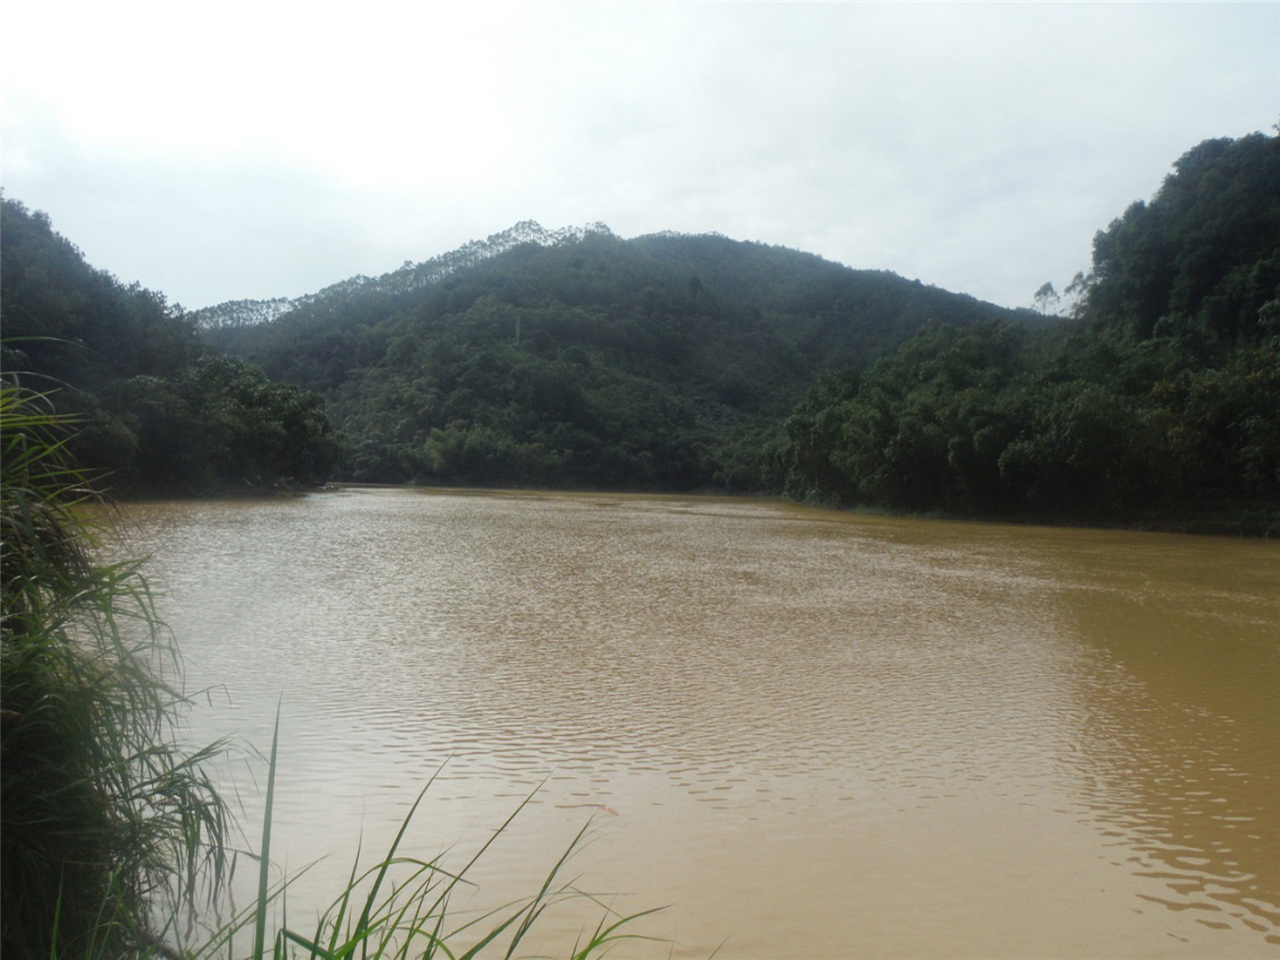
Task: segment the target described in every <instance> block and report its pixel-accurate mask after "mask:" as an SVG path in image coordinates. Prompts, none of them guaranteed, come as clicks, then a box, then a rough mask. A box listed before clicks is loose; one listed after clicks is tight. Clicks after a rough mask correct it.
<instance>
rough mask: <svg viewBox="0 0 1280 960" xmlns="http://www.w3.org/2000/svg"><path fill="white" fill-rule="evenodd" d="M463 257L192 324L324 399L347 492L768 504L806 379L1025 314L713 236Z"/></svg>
mask: <svg viewBox="0 0 1280 960" xmlns="http://www.w3.org/2000/svg"><path fill="white" fill-rule="evenodd" d="M462 253H463V254H464V255H465V260H466V264H465V265H463V266H459V265H458V263H457V261H458V259H459V257H458V255H457V254H452V255H446V256H445V257H443V258H438V259H437V261H435V262H429V263H428V264H426V265H416V266H415V265H406V266H405V267H404V268H402V270H400V271H397V272H395V273H392V274H388V275H387V276H385V277H381V278H378V279H376V280H367V279H358V280H356V281H351V282H348V283H345V284H341V285H338V286H336V287H333V288H330V289H329V290H327V291H322V292H321V293H320V294H316V295H314V296H312V297H309V298H306V299H305V300H304V301H302V302H299V303H298V304H297V305H295V306H293V308H292V309H289V310H288V311H286V312H284V313H282V314H281V315H279V316H277V317H276V318H274V319H272V320H270V321H268V322H253V321H254V319H255V318H257V317H260V316H261V315H262V312H263V310H264V309H265V308H266V307H267V305H264V304H254V303H240V304H235V305H229V306H224V307H222V308H217V309H216V310H214V311H211V312H201V313H197V314H196V319H197V321H200V322H202V324H203V326H204V328H205V335H206V338H207V339H208V340H209V342H210V343H211V344H213V345H215V346H217V347H218V348H219V349H221V350H224V351H226V352H228V353H230V354H232V355H235V356H238V357H240V358H243V359H246V360H249V361H251V362H252V363H254V364H256V365H258V366H260V367H262V368H263V369H264V370H265V371H266V372H267V374H268V375H269V376H271V377H273V378H279V379H281V380H284V381H285V382H288V383H291V384H294V385H296V386H298V387H300V388H303V389H306V390H309V391H315V392H318V393H320V394H322V395H323V396H324V397H325V398H326V400H327V401H328V409H329V413H330V416H331V417H332V418H333V420H334V423H335V425H336V426H337V428H338V430H339V431H340V432H341V433H342V434H343V435H345V436H347V437H348V438H351V439H352V440H353V446H352V448H351V449H350V451H349V453H350V456H349V459H348V461H347V462H346V465H345V470H344V474H345V476H346V477H347V478H349V479H354V480H361V481H375V482H404V481H414V482H423V483H462V484H515V485H526V486H555V487H588V488H631V489H666V490H689V489H722V490H724V489H735V490H742V489H750V490H762V489H767V488H769V487H770V486H772V487H774V488H775V489H776V488H778V486H779V482H778V481H780V478H773V480H772V482H771V480H770V478H768V477H767V476H766V471H765V456H764V455H765V451H766V448H767V447H768V445H769V442H770V439H771V438H774V437H775V435H776V434H777V429H778V426H779V424H781V422H782V421H783V419H784V418H785V417H786V416H787V415H788V413H789V412H790V411H791V410H792V408H793V407H794V405H795V404H796V403H797V402H798V401H799V400H800V399H801V397H802V396H803V394H804V391H805V390H806V389H808V388H809V387H810V386H811V385H812V384H813V382H814V380H815V378H816V377H817V376H818V375H819V374H821V373H823V372H828V371H833V370H836V369H839V368H840V367H841V366H842V365H845V364H853V365H858V366H862V365H865V364H866V363H868V362H870V361H871V360H873V359H875V358H876V357H878V356H882V355H885V354H887V353H889V352H890V351H892V350H893V349H895V348H896V347H897V346H898V345H900V344H901V343H902V342H903V341H904V340H905V339H907V338H908V337H909V336H911V334H912V333H913V332H914V331H916V330H919V329H921V328H922V327H923V326H924V325H925V324H927V323H929V322H930V321H932V320H935V319H939V318H941V319H942V320H943V321H944V322H946V323H949V324H955V325H968V324H971V323H976V322H978V321H980V320H983V319H986V318H989V317H991V316H993V315H995V316H999V317H1002V318H1004V319H1006V320H1008V321H1010V322H1014V321H1016V319H1017V317H1018V314H1016V313H1014V312H1012V311H1008V310H1003V309H1001V308H999V307H996V306H993V305H991V304H983V303H980V302H978V301H976V300H974V299H972V298H970V297H965V296H960V295H957V294H952V293H947V292H945V291H942V290H938V289H935V288H931V287H927V286H925V285H923V284H920V283H918V282H911V281H907V280H904V279H902V278H901V277H897V276H895V275H893V274H889V273H883V272H873V271H855V270H850V269H848V268H847V267H843V266H840V265H837V264H834V263H830V262H828V261H825V260H822V259H821V258H819V257H816V256H813V255H810V254H803V253H799V252H796V251H793V250H786V249H782V248H777V247H768V246H765V245H762V244H753V243H741V242H736V241H733V240H729V239H727V238H725V237H720V236H714V235H713V236H679V235H657V236H648V237H641V238H638V239H635V240H629V241H625V240H621V239H619V238H617V237H615V236H614V235H613V234H612V233H610V232H608V230H607V229H604V228H601V227H596V228H594V229H591V230H587V231H583V232H579V233H573V234H568V235H566V234H547V233H545V232H543V231H541V229H540V228H538V227H537V226H536V225H533V224H520V225H517V227H516V228H514V229H513V230H512V231H508V232H507V233H505V234H499V235H496V236H494V237H491V238H490V239H489V241H487V242H486V243H485V244H483V245H481V244H472V245H469V246H468V247H467V248H464V250H463V251H462ZM1026 316H1027V317H1031V318H1032V319H1034V315H1032V314H1030V313H1029V312H1028V313H1027V314H1026ZM241 318H243V319H241ZM775 459H776V458H775Z"/></svg>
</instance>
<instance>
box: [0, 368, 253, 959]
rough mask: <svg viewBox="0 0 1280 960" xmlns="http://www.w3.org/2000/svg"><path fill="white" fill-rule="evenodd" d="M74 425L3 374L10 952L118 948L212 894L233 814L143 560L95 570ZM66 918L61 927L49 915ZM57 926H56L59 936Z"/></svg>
mask: <svg viewBox="0 0 1280 960" xmlns="http://www.w3.org/2000/svg"><path fill="white" fill-rule="evenodd" d="M72 427H73V424H72V423H71V422H69V421H68V420H67V419H66V418H64V417H60V416H58V415H56V414H54V413H53V412H52V410H51V408H50V406H49V404H48V399H47V397H45V396H44V395H41V394H37V393H31V392H28V391H25V390H23V389H21V388H19V387H16V386H14V385H12V384H8V383H5V384H2V385H0V602H2V603H3V613H2V614H0V635H2V639H0V656H2V658H3V659H2V660H0V680H2V684H3V692H2V700H0V709H2V710H3V713H2V714H0V716H2V718H3V730H2V732H0V738H2V739H0V759H2V761H3V772H2V775H0V848H2V858H3V859H2V861H0V869H2V870H3V885H2V886H3V903H2V904H0V949H3V952H4V954H5V956H6V957H8V958H14V960H17V958H23V957H36V956H39V957H50V956H72V955H82V954H84V953H85V952H86V951H87V952H90V953H101V952H109V953H116V954H118V953H120V952H122V951H127V950H130V949H134V948H138V947H140V946H142V945H145V944H146V943H147V942H149V940H150V938H151V937H152V931H151V930H150V924H149V922H148V918H149V916H150V911H151V909H152V908H153V906H155V905H156V904H157V903H163V902H165V901H166V900H169V901H177V900H179V899H185V900H186V901H187V902H188V903H189V904H190V903H193V902H194V900H195V899H196V898H197V897H199V896H203V897H214V896H216V895H217V894H218V892H219V888H220V885H221V882H222V880H223V877H224V872H225V855H224V851H225V849H226V846H225V841H226V839H227V827H228V819H227V810H226V806H225V804H224V803H223V802H222V800H221V799H220V797H219V796H218V793H217V791H216V790H215V789H214V787H213V785H212V784H211V782H210V781H209V779H208V778H207V777H206V776H205V774H204V773H203V771H202V764H203V763H204V762H205V761H206V760H207V759H208V758H209V757H210V756H212V755H213V754H214V753H216V752H217V751H218V750H219V749H220V745H217V744H215V745H213V746H211V747H209V748H208V749H206V750H201V751H197V752H195V753H190V754H188V753H184V752H182V751H181V750H180V749H179V748H178V747H177V746H176V741H175V738H174V736H173V729H172V724H173V720H174V717H175V711H176V709H177V707H178V706H179V705H180V704H181V702H182V697H181V695H180V694H179V692H178V691H177V690H176V689H174V688H173V687H171V686H170V685H169V683H167V682H166V679H165V677H166V675H176V671H177V667H178V663H177V650H176V648H175V647H174V645H173V644H172V642H171V641H170V638H169V636H168V634H167V632H166V631H165V630H164V627H163V625H162V624H161V622H160V620H159V618H158V617H157V616H156V612H155V606H154V603H153V600H152V596H151V592H150V590H149V588H148V585H147V582H146V580H145V578H144V577H143V576H142V574H141V571H140V569H139V566H138V564H136V563H117V564H100V563H96V562H95V561H94V559H93V555H92V549H93V545H94V540H93V532H92V530H90V529H89V527H88V526H87V525H86V522H85V521H84V519H83V513H82V511H81V510H80V509H79V508H81V507H83V506H84V505H85V504H86V503H89V502H92V501H95V500H97V499H98V496H97V494H96V493H95V492H94V491H93V488H92V485H91V484H90V483H89V480H88V478H87V477H86V476H85V475H84V474H83V473H81V472H80V471H78V470H76V469H75V467H74V466H73V465H72V464H71V463H70V462H69V461H68V459H67V457H66V453H65V451H66V443H67V441H68V439H69V437H70V436H71V428H72ZM55 919H56V923H55ZM55 931H56V933H55Z"/></svg>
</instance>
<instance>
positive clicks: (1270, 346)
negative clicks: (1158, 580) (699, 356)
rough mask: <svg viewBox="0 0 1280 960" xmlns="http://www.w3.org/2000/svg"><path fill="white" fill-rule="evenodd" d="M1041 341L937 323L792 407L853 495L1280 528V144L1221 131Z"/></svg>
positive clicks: (1102, 261)
mask: <svg viewBox="0 0 1280 960" xmlns="http://www.w3.org/2000/svg"><path fill="white" fill-rule="evenodd" d="M1075 285H1076V286H1077V287H1078V288H1081V289H1082V290H1083V298H1082V300H1081V301H1080V306H1079V308H1078V310H1077V311H1076V313H1077V315H1076V316H1075V317H1074V318H1071V319H1069V320H1067V321H1065V322H1063V323H1062V324H1061V327H1060V329H1059V330H1058V331H1057V333H1056V335H1055V337H1054V338H1053V339H1052V340H1050V341H1048V342H1042V341H1038V340H1036V339H1035V338H1030V337H1028V336H1027V334H1026V331H1025V330H1024V329H1020V328H1018V327H1016V326H1011V325H1008V324H1003V323H987V324H981V325H977V326H974V327H970V328H968V329H964V330H957V329H949V328H946V327H941V326H933V327H930V328H929V329H928V330H925V331H923V332H922V333H921V334H919V335H918V336H917V337H915V338H914V339H913V340H912V341H910V342H909V343H907V344H906V345H904V346H903V348H902V349H901V350H900V351H898V352H897V353H896V354H894V355H893V356H892V357H887V358H885V359H883V360H881V361H880V362H879V363H877V364H876V365H875V366H873V367H872V368H871V369H870V370H867V371H864V372H858V371H853V370H845V371H843V372H841V373H840V374H839V375H837V376H834V377H830V378H828V379H827V380H825V381H824V382H823V383H822V384H820V385H819V386H817V387H815V388H814V389H813V390H812V391H810V393H809V394H808V396H807V397H806V398H805V400H804V401H803V402H802V403H801V404H800V406H799V407H798V409H797V410H796V412H795V413H794V414H793V415H792V416H791V417H790V418H789V419H788V421H787V425H786V433H787V458H788V459H787V479H786V487H787V490H788V491H789V492H790V493H791V494H792V495H794V496H809V497H813V498H818V499H821V500H824V501H828V502H834V503H840V504H846V505H848V504H876V505H884V506H890V507H897V508H906V509H912V510H943V511H948V512H952V513H962V514H977V515H1007V516H1034V517H1042V518H1046V519H1056V520H1071V521H1083V522H1127V523H1133V522H1139V523H1149V524H1152V525H1158V526H1178V527H1185V528H1196V529H1222V530H1252V531H1269V532H1270V533H1272V534H1276V533H1280V139H1277V138H1276V137H1268V136H1264V135H1262V134H1256V135H1253V136H1248V137H1244V138H1241V139H1239V140H1226V139H1224V140H1211V141H1207V142H1205V143H1202V144H1200V145H1199V146H1197V147H1196V148H1195V149H1193V150H1191V151H1190V152H1188V153H1187V154H1185V155H1184V156H1183V157H1182V158H1181V159H1180V160H1178V161H1177V163H1176V164H1175V165H1174V169H1173V172H1172V173H1171V174H1170V175H1169V176H1168V177H1167V178H1166V180H1165V182H1164V184H1163V185H1162V186H1161V188H1160V190H1159V192H1158V193H1157V194H1156V195H1155V196H1154V197H1153V198H1152V200H1151V201H1150V202H1149V203H1147V202H1139V203H1135V204H1133V205H1132V206H1131V207H1130V208H1129V209H1128V210H1127V211H1126V212H1125V213H1124V215H1123V216H1122V217H1120V218H1119V219H1117V220H1115V221H1114V222H1113V223H1112V224H1111V225H1110V226H1109V227H1108V228H1107V229H1106V230H1104V231H1101V232H1100V233H1098V235H1097V237H1096V239H1095V241H1094V254H1093V268H1092V271H1091V272H1090V273H1089V274H1088V275H1082V276H1080V277H1078V278H1077V280H1076V284H1075Z"/></svg>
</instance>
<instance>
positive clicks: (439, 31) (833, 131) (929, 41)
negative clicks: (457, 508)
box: [0, 2, 1280, 306]
mask: <svg viewBox="0 0 1280 960" xmlns="http://www.w3.org/2000/svg"><path fill="white" fill-rule="evenodd" d="M8 20H9V25H8V30H7V32H8V35H9V37H10V38H11V42H10V43H8V44H7V51H6V52H7V56H6V58H5V60H4V62H3V65H2V66H0V70H2V71H3V94H4V150H5V152H4V186H5V188H6V191H7V193H8V195H10V196H13V197H16V198H17V199H21V200H23V201H24V202H26V203H27V204H28V205H29V206H33V207H38V208H41V209H45V210H46V211H47V212H49V214H50V215H51V216H52V217H53V220H54V223H55V225H56V226H57V228H58V229H59V230H60V231H62V232H63V233H64V234H66V235H67V236H68V237H70V238H71V239H72V240H73V241H75V242H76V243H78V244H79V245H80V246H81V247H82V248H83V249H84V250H85V252H86V254H87V255H88V256H89V258H90V260H91V262H93V263H95V264H96V265H99V266H102V267H104V268H107V269H110V270H112V271H113V272H115V273H117V274H118V275H119V276H121V277H122V279H127V280H133V279H137V280H139V281H141V282H143V283H144V284H146V285H148V286H151V287H154V288H157V289H160V290H162V291H164V292H166V293H168V294H169V295H170V297H171V298H173V299H178V300H182V301H183V302H186V303H187V304H188V305H189V306H200V305H204V304H205V303H208V302H214V301H217V300H221V299H228V298H235V297H242V296H271V295H276V294H296V293H301V292H306V291H308V290H314V289H317V288H319V287H320V286H323V285H325V284H327V283H330V282H333V281H335V280H338V279H342V278H343V277H345V276H348V275H350V274H353V273H357V272H364V273H376V272H380V271H382V270H386V269H391V268H393V267H394V266H396V265H398V264H399V263H400V262H401V261H403V260H404V259H406V258H411V259H425V258H426V257H429V256H432V255H434V254H436V253H439V252H442V251H444V250H446V249H449V248H451V247H453V246H457V245H458V244H461V243H463V242H465V241H466V240H468V239H472V238H475V237H483V236H485V235H488V234H490V233H493V232H495V231H497V230H501V229H503V228H505V227H506V226H509V225H510V224H511V223H514V222H515V221H517V220H520V219H524V218H528V217H533V218H537V219H540V220H542V221H543V222H544V223H546V224H547V225H548V226H553V227H554V226H561V225H565V224H572V223H582V222H585V221H589V220H603V221H605V222H606V223H608V224H609V225H610V226H612V227H613V228H614V230H615V231H617V232H619V233H621V234H623V235H626V236H631V235H635V234H639V233H646V232H651V231H655V230H662V229H675V230H687V231H694V232H698V231H706V230H717V231H720V232H722V233H725V234H727V235H729V236H734V237H741V238H743V239H754V240H761V241H765V242H769V243H777V244H783V245H787V246H793V247H798V248H801V249H808V250H812V251H813V252H816V253H820V254H822V255H824V256H827V257H829V258H831V259H835V260H839V261H841V262H844V263H848V264H850V265H852V266H857V267H868V268H887V269H892V270H895V271H897V272H900V273H903V274H904V275H906V276H909V277H918V278H920V279H922V280H924V281H925V282H928V283H934V284H937V285H939V286H943V287H947V288H950V289H956V290H963V291H966V292H971V293H974V294H976V295H978V296H982V297H986V298H989V299H993V300H996V301H998V302H1002V303H1008V304H1015V305H1016V304H1025V303H1027V302H1029V300H1030V297H1031V293H1032V292H1033V291H1034V290H1035V289H1036V288H1037V287H1038V286H1039V285H1040V283H1042V282H1043V281H1044V280H1046V279H1053V280H1054V281H1055V282H1059V283H1061V282H1064V281H1065V280H1066V279H1068V278H1069V277H1070V276H1071V274H1073V273H1074V272H1075V271H1076V270H1077V269H1080V268H1082V267H1087V266H1088V261H1089V253H1090V249H1089V242H1090V239H1091V237H1092V235H1093V233H1094V231H1096V230H1097V229H1099V228H1101V227H1103V226H1105V225H1106V222H1107V221H1109V220H1110V219H1111V218H1112V217H1114V216H1116V215H1118V214H1119V213H1121V212H1122V211H1123V209H1124V207H1125V206H1127V205H1128V203H1129V202H1130V201H1132V200H1134V199H1137V198H1139V197H1146V196H1149V195H1150V194H1151V193H1152V192H1153V191H1154V190H1155V189H1156V188H1157V187H1158V185H1159V182H1160V179H1161V178H1162V177H1163V175H1164V174H1165V172H1166V171H1167V170H1168V167H1169V164H1170V163H1171V162H1172V161H1173V160H1174V159H1175V158H1176V157H1177V156H1178V155H1179V154H1181V153H1182V152H1183V151H1184V150H1186V149H1188V148H1189V147H1191V146H1193V145H1194V144H1195V143H1196V142H1198V141H1199V140H1201V139H1204V138H1206V137H1210V136H1237V135H1241V134H1244V133H1248V132H1250V131H1252V130H1256V129H1265V128H1267V127H1269V126H1270V125H1271V124H1272V123H1274V122H1275V120H1276V119H1277V114H1278V113H1280V110H1278V109H1277V100H1278V98H1277V94H1278V93H1280V67H1278V66H1277V59H1278V58H1277V57H1276V56H1275V50H1276V49H1277V41H1280V5H1275V6H1273V5H1269V4H1221V5H1219V4H1202V5H1201V4H1185V5H1182V4H1176V5H1175V4H1147V5H1141V4H1135V5H1127V4H1123V5H1111V4H906V5H902V4H899V5H895V4H848V5H845V4H776V5H775V4H640V3H636V4H578V3H522V4H505V3H473V4H469V5H462V4H455V5H448V6H444V5H434V4H433V5H423V4H417V3H407V2H373V3H366V4H364V5H361V6H360V7H359V8H354V7H352V8H341V9H339V10H336V11H334V12H325V11H324V9H323V8H318V7H316V6H315V5H311V4H301V3H279V2H277V3H263V2H258V3H245V2H232V3H227V4H222V5H219V6H217V7H197V6H194V5H189V4H188V5H179V4H172V3H163V4H160V3H140V2H129V3H119V2H117V3H95V4H89V3H82V2H73V3H70V4H67V3H63V4H57V5H50V4H45V5H41V6H39V7H37V6H36V5H26V7H25V8H24V9H15V10H13V11H11V12H10V15H9V17H8Z"/></svg>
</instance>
